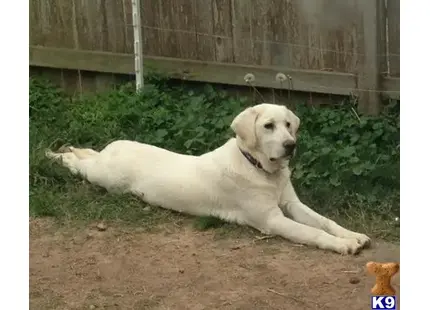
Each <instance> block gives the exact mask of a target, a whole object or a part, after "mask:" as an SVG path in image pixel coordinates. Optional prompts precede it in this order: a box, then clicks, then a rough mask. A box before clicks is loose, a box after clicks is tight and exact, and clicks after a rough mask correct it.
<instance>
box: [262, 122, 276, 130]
mask: <svg viewBox="0 0 430 310" xmlns="http://www.w3.org/2000/svg"><path fill="white" fill-rule="evenodd" d="M273 127H274V125H273V123H267V124H265V125H264V128H266V129H273Z"/></svg>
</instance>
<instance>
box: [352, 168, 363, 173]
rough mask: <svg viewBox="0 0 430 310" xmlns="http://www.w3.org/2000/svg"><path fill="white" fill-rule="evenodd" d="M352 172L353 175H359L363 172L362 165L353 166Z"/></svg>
mask: <svg viewBox="0 0 430 310" xmlns="http://www.w3.org/2000/svg"><path fill="white" fill-rule="evenodd" d="M352 173H354V174H355V175H361V174H362V173H363V168H362V166H355V167H354V168H352Z"/></svg>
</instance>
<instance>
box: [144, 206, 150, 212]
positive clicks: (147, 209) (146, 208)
mask: <svg viewBox="0 0 430 310" xmlns="http://www.w3.org/2000/svg"><path fill="white" fill-rule="evenodd" d="M143 211H145V212H149V211H151V207H150V206H147V207H145V208H143Z"/></svg>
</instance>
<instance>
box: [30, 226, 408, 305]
mask: <svg viewBox="0 0 430 310" xmlns="http://www.w3.org/2000/svg"><path fill="white" fill-rule="evenodd" d="M256 236H257V235H256ZM256 236H254V237H250V236H245V237H241V238H239V239H238V238H228V237H225V238H217V237H216V233H215V232H214V231H213V230H210V231H206V232H201V231H196V230H195V229H193V228H192V227H188V226H187V227H184V226H177V225H175V224H174V223H172V224H168V225H164V226H163V227H160V229H158V230H157V231H156V232H147V231H145V230H144V229H136V228H134V229H132V228H126V227H120V226H115V225H112V226H109V227H108V228H107V230H106V231H98V230H97V229H96V228H95V227H94V226H93V225H91V226H88V227H87V228H85V229H83V228H80V229H78V228H72V227H69V228H64V227H62V228H58V226H56V225H54V224H53V223H52V222H50V221H48V220H40V219H37V220H31V221H30V309H34V310H36V309H40V310H48V309H61V310H65V309H160V310H161V309H191V310H203V309H244V310H245V309H246V310H250V309H258V310H260V309H289V310H294V309H298V310H299V309H300V310H303V309H335V310H339V309H348V308H350V309H351V310H354V309H357V310H358V309H366V310H367V309H370V289H371V287H372V286H373V284H374V282H375V279H374V278H373V277H372V276H370V275H367V274H366V272H365V270H364V265H365V264H366V262H367V261H369V260H375V261H381V262H384V261H399V255H400V251H399V247H398V246H396V245H393V244H387V243H381V242H376V244H374V245H373V246H372V248H371V249H368V250H365V251H363V252H362V253H361V254H360V255H358V256H341V255H338V254H335V253H331V252H326V251H321V250H315V249H311V248H308V247H303V246H297V245H294V244H292V243H289V242H287V241H285V240H280V239H277V238H276V239H259V238H257V237H256ZM352 278H355V280H356V281H352V280H351V279H352ZM351 282H354V283H351ZM355 282H358V283H355ZM392 282H393V284H394V285H393V286H394V287H395V289H396V290H397V292H398V293H399V292H400V287H399V282H400V276H399V275H396V276H395V277H394V278H393V281H392Z"/></svg>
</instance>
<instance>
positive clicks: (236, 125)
mask: <svg viewBox="0 0 430 310" xmlns="http://www.w3.org/2000/svg"><path fill="white" fill-rule="evenodd" d="M257 117H258V113H257V111H256V109H255V108H254V107H250V108H247V109H245V110H244V111H242V112H241V113H240V114H239V115H238V116H236V117H235V118H234V120H233V122H232V123H231V125H230V127H231V129H233V131H234V132H235V133H236V135H237V136H239V137H240V138H241V139H242V140H243V141H244V142H245V144H246V145H247V146H248V147H249V148H253V147H255V145H256V144H257V136H256V134H255V122H256V121H257Z"/></svg>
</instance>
